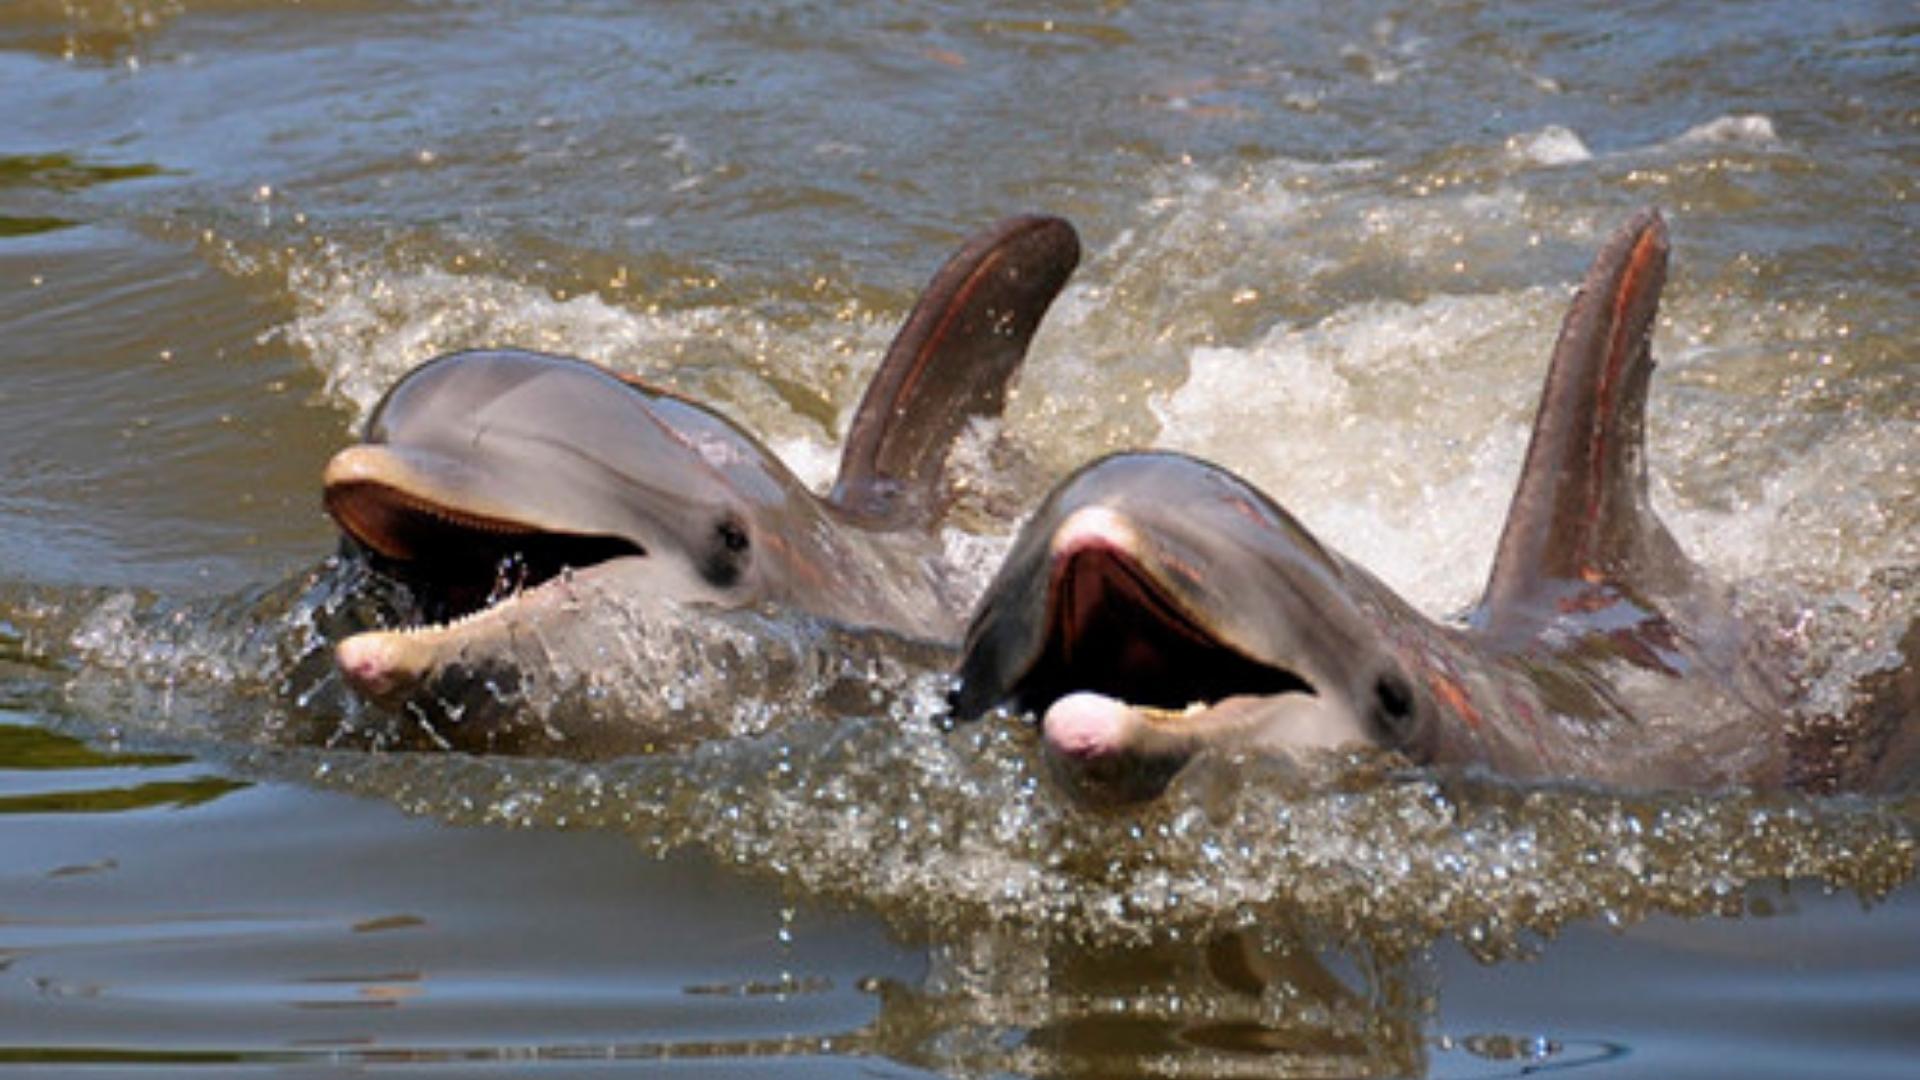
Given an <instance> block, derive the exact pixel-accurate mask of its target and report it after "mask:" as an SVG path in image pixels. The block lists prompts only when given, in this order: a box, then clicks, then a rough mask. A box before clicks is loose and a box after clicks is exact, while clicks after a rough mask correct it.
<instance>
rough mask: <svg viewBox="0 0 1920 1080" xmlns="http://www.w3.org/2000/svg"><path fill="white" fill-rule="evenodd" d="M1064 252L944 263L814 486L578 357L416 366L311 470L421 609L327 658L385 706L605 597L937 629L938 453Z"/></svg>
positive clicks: (1067, 235) (1056, 223) (944, 574)
mask: <svg viewBox="0 0 1920 1080" xmlns="http://www.w3.org/2000/svg"><path fill="white" fill-rule="evenodd" d="M1078 260H1079V240H1078V238H1077V236H1076V234H1075V232H1074V230H1073V227H1072V226H1071V225H1069V224H1068V223H1067V222H1066V221H1064V220H1061V219H1059V218H1055V217H1044V216H1024V217H1016V218H1011V219H1008V220H1006V221H1003V222H1000V223H999V224H997V225H995V226H993V227H991V228H989V229H987V230H985V231H984V232H982V233H980V234H978V235H977V236H975V237H973V238H972V239H971V240H970V241H968V242H967V243H966V244H965V245H964V246H963V247H962V248H961V249H960V251H959V252H957V253H956V254H955V255H953V256H952V257H951V258H950V259H949V260H948V261H947V262H946V263H945V265H943V266H942V267H941V269H940V270H939V271H938V272H937V273H936V274H935V275H934V277H933V279H932V281H931V282H930V283H929V284H928V286H927V287H926V289H925V290H924V292H923V293H922V294H921V296H920V298H919V300H918V302H917V304H916V306H915V307H914V309H913V311H912V312H911V313H910V314H909V316H908V318H907V321H906V323H905V324H904V326H903V327H902V329H901V330H900V332H899V334H898V336H897V337H896V338H895V339H894V341H893V343H892V346H891V347H890V349H889V350H888V352H887V354H886V355H885V357H884V358H883V359H882V361H881V363H880V365H879V367H878V369H877V370H876V373H875V375H874V376H873V379H872V381H871V383H870V384H869V385H868V387H867V389H866V392H865V395H864V397H863V398H862V400H861V402H860V404H859V406H858V408H857V409H856V411H855V413H854V415H853V418H852V421H851V423H850V425H849V428H848V435H847V439H846V443H845V446H844V448H843V453H842V457H841V462H840V468H839V474H838V477H837V479H836V480H835V482H834V484H833V487H832V490H831V492H830V493H829V494H827V495H826V496H825V497H818V496H816V495H814V494H813V493H812V492H810V491H809V490H808V489H807V488H806V486H805V485H804V484H802V483H801V481H800V480H799V479H798V478H796V477H795V476H794V475H793V474H792V472H790V471H789V470H788V469H787V468H786V466H785V465H783V464H782V463H781V462H780V460H779V459H778V458H777V457H776V456H775V455H774V454H773V453H772V452H770V451H769V450H767V448H766V447H764V446H762V445H761V444H760V442H759V441H757V440H756V439H755V438H754V437H753V436H752V435H751V434H749V433H748V432H746V431H745V430H743V429H742V428H741V427H740V426H739V425H737V424H736V423H734V422H733V421H731V420H729V419H728V418H727V417H725V416H723V415H721V414H720V413H718V412H716V411H714V410H712V409H710V408H707V407H705V406H703V405H701V404H699V403H697V402H694V401H691V400H688V399H687V398H684V397H680V396H677V395H675V394H672V393H669V392H667V391H664V390H661V389H657V388H654V387H650V386H648V385H645V384H644V383H642V382H640V381H638V380H635V379H631V378H626V377H623V376H619V375H616V374H614V373H612V372H610V371H609V370H607V369H605V368H602V367H600V366H597V365H595V364H592V363H589V362H587V361H584V360H578V359H572V358H568V357H560V356H551V355H545V354H540V353H533V352H523V351H518V350H510V349H493V350H483V351H471V352H459V353H453V354H449V355H445V356H441V357H438V358H436V359H433V360H429V361H427V362H426V363H424V364H422V365H421V366H419V367H418V368H416V369H414V370H413V371H412V372H410V373H409V374H407V375H406V376H404V377H402V378H401V379H400V380H399V381H398V382H397V383H396V384H395V385H394V386H393V387H392V388H391V389H389V391H388V392H387V394H386V396H385V397H384V398H383V399H382V400H381V401H380V403H379V404H378V405H377V406H376V408H375V409H374V411H373V413H372V414H371V416H370V417H369V419H368V422H367V425H366V429H365V435H364V438H363V439H362V440H361V441H360V442H359V443H358V444H356V445H354V446H351V447H348V448H347V449H345V450H342V451H340V452H339V453H338V454H337V455H335V456H334V457H333V459H332V460H331V461H329V462H328V464H327V466H326V469H325V474H324V477H323V482H324V501H325V506H326V509H327V512H328V513H329V514H330V515H331V516H332V517H333V519H334V521H335V522H337V523H338V525H339V527H340V529H341V531H342V532H343V534H344V535H345V537H346V538H347V541H348V543H349V545H350V546H351V547H353V548H355V549H357V550H359V551H361V552H364V553H365V554H366V555H367V557H368V559H369V561H370V562H371V563H372V565H373V566H374V567H375V568H376V569H377V570H379V571H380V572H382V573H383V574H384V575H386V576H387V577H389V578H391V579H395V580H398V581H400V582H402V583H404V584H405V585H406V586H407V587H408V589H409V590H410V592H411V593H412V595H413V597H414V604H413V607H414V608H415V614H416V615H417V620H411V621H413V622H414V624H412V625H404V626H400V627H396V628H391V629H381V630H369V631H365V632H361V633H356V634H353V635H352V636H349V637H346V638H345V639H344V640H342V641H340V642H339V644H338V645H337V647H336V649H335V659H336V661H337V664H338V667H339V670H340V671H341V672H342V674H343V675H344V677H345V679H346V681H347V682H348V683H349V684H350V685H351V686H352V687H353V688H354V689H355V690H356V691H358V692H359V693H360V694H361V695H362V696H364V697H366V698H369V699H372V700H374V701H376V702H379V703H382V704H385V705H389V706H393V705H401V704H408V703H412V704H414V705H415V706H419V705H421V704H422V703H426V702H431V701H434V700H436V699H437V700H441V701H445V700H447V699H450V698H459V697H463V696H465V697H472V696H474V695H473V694H471V693H470V692H469V690H470V689H471V688H470V686H469V685H468V684H471V683H473V682H475V681H476V679H475V677H474V676H475V673H476V672H477V671H479V670H480V669H482V668H491V669H492V674H491V675H489V676H488V678H495V677H497V676H499V675H500V671H499V669H500V668H501V667H502V666H503V665H504V666H509V667H510V666H511V665H512V664H514V663H517V662H520V661H518V660H515V659H514V658H513V657H512V656H510V655H509V654H510V653H511V652H512V646H513V643H514V642H517V641H518V642H524V641H528V640H534V639H539V640H543V641H548V642H551V641H554V640H557V639H559V638H565V637H566V636H567V635H573V636H574V637H576V638H578V639H579V640H580V641H581V642H586V641H588V640H590V639H591V635H592V630H591V628H590V627H582V626H577V625H574V624H590V623H591V622H592V619H591V617H590V614H588V613H585V612H586V609H590V608H592V607H593V606H594V605H595V604H600V603H607V604H628V605H631V604H635V603H640V604H648V605H655V606H674V607H678V608H681V609H689V610H720V611H734V610H754V611H784V612H797V613H800V614H802V615H805V616H809V617H813V618H817V619H819V620H824V621H825V622H827V623H830V624H833V625H836V626H841V627H857V628H872V629H876V630H883V631H888V632H892V633H895V634H899V635H902V636H904V637H907V638H909V639H929V640H936V641H945V642H951V641H953V640H956V639H957V638H958V635H959V631H960V629H961V627H962V625H963V623H964V618H965V614H966V605H967V603H968V602H969V601H970V599H971V598H970V597H967V596H961V595H957V593H958V591H959V590H958V586H957V585H956V583H955V581H953V580H951V578H952V575H951V574H950V573H949V572H948V568H946V567H944V566H943V565H942V563H941V561H940V559H939V553H940V544H939V541H938V537H937V535H936V527H937V525H938V523H939V520H940V514H941V511H942V509H943V506H942V498H943V495H944V493H945V485H944V480H945V477H944V472H943V469H944V465H945V462H946V459H947V456H948V452H949V450H950V449H951V447H952V444H953V442H954V440H955V439H956V438H957V437H958V435H959V434H960V433H961V432H962V431H963V430H964V429H965V428H966V426H967V425H968V424H969V423H970V422H971V421H973V420H975V419H978V418H982V417H991V416H995V415H997V414H998V413H999V412H1000V411H1001V409H1002V408H1003V405H1004V402H1005V398H1006V390H1007V384H1008V382H1009V380H1010V379H1011V378H1012V377H1013V375H1014V374H1015V372H1016V371H1017V370H1018V368H1019V366H1020V364H1021V361H1022V360H1023V359H1024V357H1025V355H1026V351H1027V348H1028V345H1029V343H1030V341H1031V340H1032V337H1033V334H1034V332H1035V330H1036V328H1037V327H1038V325H1039V322H1040V319H1041V316H1042V315H1043V314H1044V313H1045V311H1046V309H1047V307H1048V306H1049V305H1050V304H1051V302H1052V301H1053V299H1054V297H1055V296H1056V295H1058V293H1059V292H1060V290H1061V289H1062V288H1063V287H1064V286H1065V284H1066V281H1067V278H1068V277H1069V275H1070V274H1071V273H1072V272H1073V269H1074V267H1075V265H1076V263H1077V262H1078ZM585 648H586V645H585V644H579V645H578V646H577V651H582V652H583V655H584V649H585ZM509 674H511V673H509Z"/></svg>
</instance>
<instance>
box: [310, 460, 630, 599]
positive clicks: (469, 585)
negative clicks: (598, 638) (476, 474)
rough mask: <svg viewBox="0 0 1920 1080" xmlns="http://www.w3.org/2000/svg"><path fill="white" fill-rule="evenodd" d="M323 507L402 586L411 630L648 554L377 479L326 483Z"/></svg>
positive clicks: (612, 539)
mask: <svg viewBox="0 0 1920 1080" xmlns="http://www.w3.org/2000/svg"><path fill="white" fill-rule="evenodd" d="M326 506H327V511H328V513H330V514H331V515H332V516H333V518H334V520H335V521H337V522H338V523H339V525H340V527H341V529H342V530H343V531H344V532H345V533H346V535H347V536H348V537H349V538H350V539H351V540H352V541H353V543H354V544H355V545H357V546H358V547H359V548H360V549H361V550H362V551H363V552H365V553H366V555H367V558H368V562H369V563H370V564H371V565H372V566H373V568H374V569H375V570H376V571H378V572H380V573H381V574H383V575H385V576H387V577H389V578H392V579H394V580H396V581H398V582H399V583H401V584H402V585H405V586H406V587H407V589H408V592H409V593H410V594H411V598H412V602H413V607H412V610H409V611H406V612H403V613H402V615H401V617H402V619H403V621H404V622H405V623H407V624H409V625H413V626H436V625H443V624H447V623H451V622H455V621H458V620H460V619H463V618H466V617H468V616H471V615H474V614H477V613H479V612H481V611H485V610H487V609H489V608H492V607H496V606H498V605H500V604H503V603H506V602H508V601H510V600H512V599H513V598H515V597H518V596H520V595H522V594H524V593H526V592H529V591H531V590H533V589H536V588H539V587H540V586H541V585H544V584H546V583H547V582H549V581H552V580H553V579H555V578H558V577H560V576H562V575H563V574H566V573H568V572H570V571H574V570H582V569H586V568H588V567H592V566H597V565H599V564H601V563H605V562H610V561H612V560H614V559H621V558H630V557H637V556H644V555H646V554H647V552H646V550H645V549H644V548H642V547H641V546H640V545H639V544H636V543H634V542H633V541H631V540H627V539H625V538H623V537H617V536H592V535H580V534H572V533H564V532H552V531H548V530H545V529H541V528H539V527H537V526H532V525H528V524H525V523H523V522H517V521H511V520H507V519H502V518H496V517H488V516H485V515H480V514H473V513H468V512H465V511H462V510H459V509H456V508H454V507H450V506H444V505H440V504H438V503H435V502H433V501H432V500H430V499H426V498H423V497H421V496H418V495H415V494H412V493H410V492H407V491H404V490H402V489H400V488H397V487H394V486H392V485H389V484H383V483H379V482H376V481H355V482H350V483H341V484H333V485H329V486H328V488H327V490H326Z"/></svg>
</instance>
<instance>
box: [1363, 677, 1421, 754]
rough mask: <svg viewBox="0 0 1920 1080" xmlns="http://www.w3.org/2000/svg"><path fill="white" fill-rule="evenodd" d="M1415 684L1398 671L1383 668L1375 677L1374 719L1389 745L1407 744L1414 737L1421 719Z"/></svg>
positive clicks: (1400, 745)
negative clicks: (1415, 696)
mask: <svg viewBox="0 0 1920 1080" xmlns="http://www.w3.org/2000/svg"><path fill="white" fill-rule="evenodd" d="M1419 719H1420V717H1419V708H1418V703H1417V702H1416V701H1415V700H1414V697H1413V687H1412V686H1410V685H1408V683H1407V680H1406V676H1404V675H1401V674H1400V673H1399V672H1398V671H1383V672H1381V673H1380V674H1379V675H1378V676H1377V677H1375V678H1374V680H1373V722H1374V725H1375V726H1376V727H1378V728H1379V729H1380V734H1381V735H1382V736H1383V737H1384V738H1385V739H1386V742H1387V745H1389V746H1394V747H1405V746H1407V745H1408V744H1409V743H1411V742H1412V741H1413V736H1414V732H1415V729H1416V728H1417V726H1418V723H1419Z"/></svg>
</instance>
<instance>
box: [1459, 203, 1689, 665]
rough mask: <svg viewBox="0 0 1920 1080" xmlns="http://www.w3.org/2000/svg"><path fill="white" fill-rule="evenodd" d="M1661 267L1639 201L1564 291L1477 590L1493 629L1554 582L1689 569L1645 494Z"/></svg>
mask: <svg viewBox="0 0 1920 1080" xmlns="http://www.w3.org/2000/svg"><path fill="white" fill-rule="evenodd" d="M1666 273H1667V228H1666V223H1665V222H1664V221H1663V220H1662V219H1661V217H1660V214H1659V212H1658V211H1657V210H1653V209H1651V208H1649V209H1646V210H1642V211H1641V212H1639V213H1638V214H1636V215H1634V216H1633V218H1632V219H1631V220H1629V221H1628V222H1627V223H1626V224H1625V225H1624V226H1622V227H1621V228H1620V229H1619V230H1618V231H1616V232H1615V233H1614V234H1613V236H1612V237H1611V238H1610V239H1609V240H1608V241H1607V244H1606V246H1605V247H1604V248H1602V249H1601V251H1600V254H1599V255H1598V256H1596V257H1595V259H1594V261H1593V265H1592V267H1591V268H1590V269H1589V270H1588V271H1587V276H1586V279H1585V280H1584V281H1583V282H1582V283H1581V285H1580V290H1579V292H1578V293H1577V294H1576V295H1575V296H1574V299H1573V304H1572V306H1571V308H1570V309H1569V311H1568V312H1567V316H1566V319H1565V321H1564V322H1563V323H1562V324H1561V328H1560V337H1559V340H1558V341H1557V342H1556V343H1555V345H1554V350H1553V360H1552V363H1551V364H1550V366H1549V368H1548V371H1547V379H1546V385H1545V388H1544V389H1543V391H1542V393H1541V397H1540V408H1539V412H1538V413H1537V415H1536V416H1535V418H1534V424H1533V436H1532V439H1531V441H1530V442H1529V443H1528V446H1527V456H1526V463H1525V464H1524V465H1523V466H1522V468H1521V471H1520V482H1519V485H1518V487H1517V489H1516V490H1515V492H1514V497H1513V503H1512V505H1511V507H1510V509H1509V510H1508V513H1507V522H1506V527H1505V529H1504V531H1503V532H1502V533H1501V536H1500V545H1499V548H1498V550H1497V551H1496V553H1495V556H1494V563H1493V572H1492V574H1491V575H1490V577H1489V578H1488V582H1487V589H1486V592H1485V594H1484V596H1483V598H1482V601H1481V609H1480V620H1481V621H1482V624H1483V626H1484V628H1486V629H1488V630H1489V631H1491V632H1493V633H1496V634H1498V633H1500V632H1501V631H1502V629H1503V628H1507V627H1517V626H1522V625H1524V624H1525V623H1526V622H1527V621H1528V620H1529V619H1530V618H1531V617H1532V613H1531V611H1530V608H1531V607H1532V606H1534V605H1536V604H1537V602H1538V601H1539V599H1540V598H1541V597H1542V596H1543V595H1546V594H1547V593H1549V592H1550V591H1552V589H1553V588H1554V583H1556V582H1559V583H1565V582H1575V583H1585V584H1588V585H1599V584H1614V585H1625V586H1628V587H1629V588H1630V591H1641V590H1646V591H1651V592H1655V593H1665V592H1674V591H1677V590H1678V589H1679V588H1682V587H1684V586H1685V585H1686V584H1687V583H1688V581H1689V580H1690V576H1689V575H1690V566H1691V564H1689V563H1687V561H1686V559H1685V558H1684V556H1682V555H1681V554H1680V551H1679V547H1678V545H1677V544H1676V543H1675V542H1674V540H1673V538H1672V536H1671V535H1670V534H1669V533H1668V532H1667V530H1666V527H1665V526H1664V525H1662V524H1661V522H1660V520H1659V519H1658V518H1657V517H1656V516H1655V515H1654V513H1653V510H1652V507H1651V505H1650V504H1649V502H1648V499H1647V465H1646V402H1647V384H1648V382H1649V380H1650V378H1651V376H1652V374H1653V366H1654V361H1653V350H1652V341H1651V339H1652V334H1653V322H1654V316H1655V313H1656V312H1657V310H1658V307H1659V301H1660V289H1661V286H1662V285H1663V284H1664V283H1665V281H1666Z"/></svg>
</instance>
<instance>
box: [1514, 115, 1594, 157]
mask: <svg viewBox="0 0 1920 1080" xmlns="http://www.w3.org/2000/svg"><path fill="white" fill-rule="evenodd" d="M1507 153H1508V154H1509V155H1510V156H1512V157H1514V158H1516V159H1518V160H1520V161H1523V162H1526V163H1528V164H1531V165H1545V166H1554V165H1575V164H1578V163H1580V162H1583V161H1592V160H1593V151H1591V150H1589V149H1587V144H1586V143H1585V142H1583V141H1581V138H1580V136H1579V135H1578V134H1576V133H1575V132H1574V131H1573V129H1571V128H1565V127H1561V126H1560V125H1558V124H1549V125H1547V126H1546V127H1544V128H1541V129H1540V130H1539V131H1531V132H1526V133H1524V134H1520V135H1512V136H1509V137H1508V138H1507Z"/></svg>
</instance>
